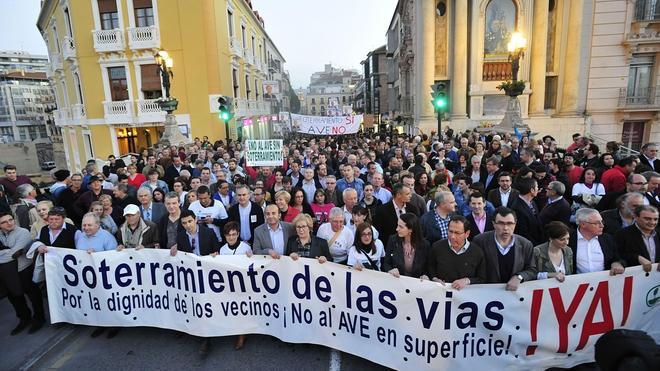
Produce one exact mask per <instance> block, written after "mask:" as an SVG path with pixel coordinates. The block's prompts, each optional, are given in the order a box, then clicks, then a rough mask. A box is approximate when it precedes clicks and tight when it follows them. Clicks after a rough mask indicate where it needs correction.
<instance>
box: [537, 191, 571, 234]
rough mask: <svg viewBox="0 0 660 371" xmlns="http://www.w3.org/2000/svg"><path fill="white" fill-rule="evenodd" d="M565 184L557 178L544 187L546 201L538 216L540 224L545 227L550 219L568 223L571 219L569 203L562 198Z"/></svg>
mask: <svg viewBox="0 0 660 371" xmlns="http://www.w3.org/2000/svg"><path fill="white" fill-rule="evenodd" d="M564 192H566V186H565V185H564V184H563V183H562V182H560V181H557V180H553V181H552V182H550V184H548V188H546V194H547V196H548V203H547V205H545V207H543V209H541V212H540V213H539V218H540V219H541V226H543V227H545V226H546V225H547V224H548V223H550V222H551V221H554V220H556V221H560V222H562V223H564V224H566V225H569V223H570V219H571V205H569V203H568V201H566V199H565V198H564Z"/></svg>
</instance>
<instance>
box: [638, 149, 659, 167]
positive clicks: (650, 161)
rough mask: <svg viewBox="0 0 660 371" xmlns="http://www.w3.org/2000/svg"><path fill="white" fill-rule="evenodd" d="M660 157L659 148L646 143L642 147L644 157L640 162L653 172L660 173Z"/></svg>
mask: <svg viewBox="0 0 660 371" xmlns="http://www.w3.org/2000/svg"><path fill="white" fill-rule="evenodd" d="M657 155H658V146H657V145H656V144H655V143H646V144H644V145H643V146H642V155H641V156H639V162H640V163H642V164H644V165H646V166H648V167H650V168H651V169H652V170H653V171H657V172H660V159H658V158H657V157H656V156H657Z"/></svg>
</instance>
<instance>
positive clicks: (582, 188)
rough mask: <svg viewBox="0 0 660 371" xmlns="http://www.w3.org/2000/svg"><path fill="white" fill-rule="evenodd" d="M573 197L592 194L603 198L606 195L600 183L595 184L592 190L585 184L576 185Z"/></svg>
mask: <svg viewBox="0 0 660 371" xmlns="http://www.w3.org/2000/svg"><path fill="white" fill-rule="evenodd" d="M572 193H573V196H579V195H583V194H591V195H598V196H602V195H604V194H605V187H604V186H603V185H602V184H600V183H594V185H593V186H591V188H589V187H587V186H586V185H584V183H576V184H574V185H573V192H572Z"/></svg>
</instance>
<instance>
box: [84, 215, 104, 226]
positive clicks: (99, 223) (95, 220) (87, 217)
mask: <svg viewBox="0 0 660 371" xmlns="http://www.w3.org/2000/svg"><path fill="white" fill-rule="evenodd" d="M85 219H92V220H94V222H95V223H96V224H97V225H101V219H100V218H99V217H98V215H96V214H94V213H92V212H89V213H87V214H85V215H84V216H83V217H82V220H85Z"/></svg>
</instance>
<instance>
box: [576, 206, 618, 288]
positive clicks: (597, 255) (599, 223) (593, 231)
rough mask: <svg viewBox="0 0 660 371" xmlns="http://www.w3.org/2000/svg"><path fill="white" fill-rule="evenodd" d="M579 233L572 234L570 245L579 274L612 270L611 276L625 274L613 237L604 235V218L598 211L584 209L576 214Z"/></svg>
mask: <svg viewBox="0 0 660 371" xmlns="http://www.w3.org/2000/svg"><path fill="white" fill-rule="evenodd" d="M575 220H576V223H577V225H578V228H577V231H575V232H573V233H571V239H570V242H569V243H568V246H570V247H571V248H572V249H573V259H575V262H574V263H575V264H573V266H574V267H575V268H576V272H577V273H589V272H600V271H603V270H607V269H609V270H610V274H611V275H616V274H621V273H623V272H624V270H625V268H624V263H623V260H622V259H621V258H620V257H619V253H618V251H617V248H616V244H615V243H614V239H613V238H612V236H610V235H608V234H604V233H603V227H604V225H603V218H602V217H601V216H600V213H599V212H598V211H597V210H594V209H589V208H582V209H579V210H578V211H577V212H576V214H575Z"/></svg>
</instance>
